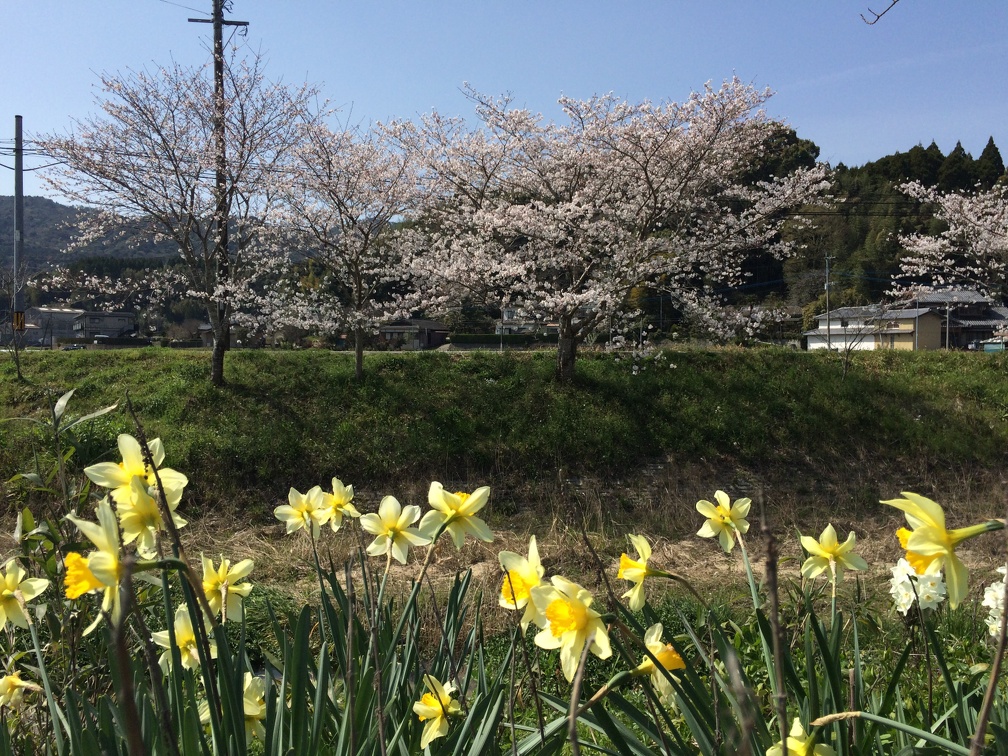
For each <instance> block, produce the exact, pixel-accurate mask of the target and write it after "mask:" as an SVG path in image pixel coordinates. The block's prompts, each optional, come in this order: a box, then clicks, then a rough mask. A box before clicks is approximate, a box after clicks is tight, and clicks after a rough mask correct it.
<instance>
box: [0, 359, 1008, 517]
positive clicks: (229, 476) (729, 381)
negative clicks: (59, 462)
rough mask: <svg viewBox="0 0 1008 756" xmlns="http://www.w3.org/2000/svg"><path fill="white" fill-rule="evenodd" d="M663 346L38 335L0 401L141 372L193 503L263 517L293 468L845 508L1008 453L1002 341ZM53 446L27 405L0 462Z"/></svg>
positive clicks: (102, 426) (122, 390)
mask: <svg viewBox="0 0 1008 756" xmlns="http://www.w3.org/2000/svg"><path fill="white" fill-rule="evenodd" d="M668 361H669V362H670V363H674V367H671V366H669V367H664V368H658V367H654V366H651V367H649V368H648V369H647V370H644V371H643V372H641V374H640V375H633V374H632V372H631V370H630V369H629V368H628V366H627V365H626V363H625V362H615V361H614V360H613V359H612V358H611V357H609V356H604V355H590V354H589V355H586V356H585V357H584V359H582V360H581V361H579V364H578V377H577V380H576V381H575V383H574V384H573V385H572V386H560V385H558V384H556V383H555V382H554V381H553V378H552V377H553V360H552V355H550V354H548V353H533V354H507V353H505V354H503V355H498V354H495V353H476V354H465V355H452V354H444V353H423V354H388V355H374V356H369V357H368V358H367V360H366V365H365V372H366V376H365V379H364V380H363V382H361V383H359V384H358V383H356V382H355V381H354V380H353V364H352V357H351V356H349V355H346V354H339V353H332V352H326V351H321V350H308V351H298V352H293V351H287V352H284V351H280V352H278V351H265V350H263V351H237V352H234V353H232V354H231V355H229V357H228V362H227V379H228V381H229V383H228V385H227V386H226V387H225V388H223V389H214V388H213V387H211V386H210V385H209V382H208V380H207V373H208V368H209V359H208V356H207V354H206V353H204V352H177V351H172V350H167V349H160V348H153V347H152V348H148V349H143V350H139V349H138V350H122V351H84V352H66V353H61V352H34V353H28V354H27V355H25V373H26V375H27V376H28V378H29V382H27V383H20V384H19V383H17V382H16V380H15V376H14V370H13V366H12V365H11V363H10V361H9V360H5V361H4V362H3V363H0V407H3V410H2V412H3V414H4V415H6V416H7V417H16V416H34V417H38V418H44V417H45V414H46V411H47V410H46V407H47V402H48V400H49V397H56V396H59V395H60V394H61V393H62V392H65V391H67V390H69V389H71V388H72V389H75V390H76V394H75V395H74V397H73V400H72V402H71V404H70V414H78V415H79V414H83V413H85V412H91V411H94V410H96V409H98V408H100V407H102V406H105V405H107V404H111V403H114V402H123V400H124V398H125V396H126V395H127V393H128V394H129V396H130V397H131V398H132V401H133V404H134V406H135V408H136V411H137V413H138V415H139V417H140V419H141V421H142V422H143V423H144V424H145V425H146V428H147V432H148V434H149V435H150V436H152V437H153V436H160V437H161V438H162V439H163V440H164V443H165V447H166V450H167V460H166V464H168V465H169V466H171V467H174V468H176V469H179V470H182V471H184V472H186V473H187V474H188V475H189V476H190V478H191V480H192V485H191V487H190V492H191V497H190V499H189V504H188V507H189V509H190V510H193V509H199V508H206V509H218V508H221V507H223V508H225V510H226V511H229V512H234V511H238V512H242V513H245V514H247V515H248V516H251V517H254V518H263V519H267V518H268V517H269V513H270V512H271V510H272V507H273V506H274V505H275V504H276V503H279V501H280V500H282V499H285V498H286V492H287V490H288V488H289V487H290V486H295V487H297V488H299V489H300V490H305V489H306V488H308V487H310V486H311V485H314V484H316V483H318V484H327V483H328V481H329V480H330V479H331V478H332V477H333V476H338V477H340V478H341V479H342V480H343V481H344V482H347V483H353V484H354V486H355V488H356V489H357V490H358V491H362V490H363V491H370V492H372V493H376V494H380V493H388V492H392V491H401V490H403V489H404V488H410V487H412V489H413V490H420V489H422V488H423V487H425V486H426V485H427V483H428V482H429V481H430V480H432V479H437V480H441V481H443V482H444V483H445V485H446V486H451V487H463V486H469V485H475V484H478V483H483V482H487V483H491V484H493V485H495V486H496V487H497V488H496V491H497V493H495V507H496V508H497V509H498V512H510V511H513V512H518V511H519V510H521V509H523V508H526V507H529V506H539V505H540V504H542V503H544V502H548V501H551V500H552V501H554V503H556V502H567V503H570V502H573V503H574V504H576V505H578V506H582V507H588V506H593V507H595V506H597V507H600V508H611V509H612V511H614V512H616V511H623V512H624V513H626V512H630V513H632V511H633V509H634V507H636V506H638V505H641V504H649V503H650V504H653V503H655V502H658V503H660V502H661V501H667V500H668V499H669V498H677V499H685V500H688V499H689V498H690V497H691V496H692V494H693V493H695V492H699V493H700V494H703V493H704V492H706V493H707V494H708V495H709V494H710V493H712V492H713V490H714V489H715V488H725V489H728V490H734V491H739V490H740V489H742V490H747V491H753V490H757V489H758V496H759V497H765V498H766V500H767V501H768V502H771V503H772V502H777V503H780V504H782V505H785V506H791V504H794V505H795V506H798V507H804V508H820V507H830V508H834V509H835V508H837V507H854V508H861V507H864V506H868V507H872V506H874V503H875V502H877V500H878V499H879V498H880V497H882V498H888V497H891V496H892V495H893V494H894V493H896V492H897V491H899V490H904V489H906V488H909V489H910V490H915V491H919V492H921V493H928V492H938V493H941V494H943V495H944V494H948V493H954V495H955V496H956V497H958V498H961V499H968V498H970V497H973V498H980V499H982V498H983V497H985V496H986V495H987V494H988V493H990V491H992V490H993V488H992V487H993V486H994V485H995V484H996V482H997V481H998V480H999V479H1000V477H999V476H1000V475H1001V473H1002V471H1003V470H1004V469H1005V467H1006V462H1008V443H1006V442H1008V422H1006V418H1008V381H1006V380H1005V374H1006V370H1008V357H1006V356H1004V355H985V354H976V353H916V354H913V353H895V352H880V353H864V354H858V355H856V356H855V360H854V364H853V366H852V369H851V372H850V373H849V374H848V376H847V377H846V378H843V376H842V371H841V368H840V366H839V365H838V364H837V361H836V358H835V357H832V358H830V357H829V356H826V355H823V354H816V353H803V352H793V351H784V350H741V349H726V350H717V351H679V352H671V353H669V354H668ZM130 430H131V423H130V421H129V419H128V416H127V415H126V413H125V412H123V411H119V412H116V413H113V414H111V415H108V416H105V417H102V418H100V419H98V420H96V421H93V422H91V423H89V424H88V425H87V426H82V430H81V433H80V434H79V449H78V454H77V455H76V463H77V464H79V465H80V464H87V463H91V462H94V461H97V460H99V459H113V458H116V452H115V438H116V435H117V434H118V433H120V432H130ZM46 448H47V446H46V439H45V437H44V435H43V434H42V433H41V432H40V431H37V430H32V427H30V426H28V425H27V424H23V423H21V424H18V423H4V424H0V471H2V473H3V474H2V476H0V477H2V478H3V479H7V478H9V477H10V476H11V475H12V474H13V473H14V472H16V471H21V470H25V469H30V467H31V465H32V464H33V462H32V460H33V455H34V454H37V455H41V456H40V457H39V458H40V459H42V460H44V459H45V454H46ZM754 498H757V495H754ZM695 500H696V499H695V498H694V499H693V501H695ZM999 506H1000V505H999ZM652 511H653V508H652Z"/></svg>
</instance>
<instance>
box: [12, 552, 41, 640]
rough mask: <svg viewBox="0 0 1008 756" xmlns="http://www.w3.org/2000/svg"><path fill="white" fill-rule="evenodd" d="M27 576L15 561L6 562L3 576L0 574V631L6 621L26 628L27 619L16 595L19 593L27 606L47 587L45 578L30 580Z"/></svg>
mask: <svg viewBox="0 0 1008 756" xmlns="http://www.w3.org/2000/svg"><path fill="white" fill-rule="evenodd" d="M27 575H28V573H27V572H25V571H24V569H22V567H21V565H20V564H18V563H17V560H15V559H11V560H10V561H9V562H7V564H6V566H5V567H4V572H3V574H0V630H3V629H4V628H5V627H6V626H7V620H10V621H11V622H12V623H13V624H15V625H17V626H18V627H24V628H27V627H28V619H27V617H25V615H24V612H23V611H22V610H21V603H20V602H19V601H18V598H17V594H18V593H19V592H20V594H21V599H22V600H23V601H24V602H25V603H26V604H27V603H28V602H29V601H31V600H32V599H34V598H36V597H37V596H38V595H39V594H41V593H42V591H44V590H45V589H46V588H48V587H49V581H48V580H46V579H45V578H30V577H27Z"/></svg>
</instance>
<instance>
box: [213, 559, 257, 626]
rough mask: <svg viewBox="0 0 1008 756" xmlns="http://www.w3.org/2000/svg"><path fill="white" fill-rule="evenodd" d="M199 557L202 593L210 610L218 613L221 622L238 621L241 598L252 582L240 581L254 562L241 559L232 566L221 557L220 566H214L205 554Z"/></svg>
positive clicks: (247, 593) (249, 588)
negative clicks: (201, 562) (201, 573)
mask: <svg viewBox="0 0 1008 756" xmlns="http://www.w3.org/2000/svg"><path fill="white" fill-rule="evenodd" d="M200 558H201V559H202V560H203V593H205V594H206V600H207V603H208V604H210V611H212V612H213V613H214V614H220V615H221V621H222V622H226V621H227V620H229V619H230V620H235V621H240V620H241V606H242V600H243V599H244V598H245V597H246V596H248V595H249V591H251V590H252V583H242V582H241V581H242V580H244V579H245V578H246V577H248V575H249V573H250V572H252V567H253V566H254V563H253V562H252V560H251V559H243V560H242V561H240V562H238V564H236V565H235V566H234V567H232V566H231V560H229V559H225V558H224V557H221V562H220V567H214V564H213V562H212V561H210V560H209V559H207V558H206V557H205V556H202V555H201V556H200Z"/></svg>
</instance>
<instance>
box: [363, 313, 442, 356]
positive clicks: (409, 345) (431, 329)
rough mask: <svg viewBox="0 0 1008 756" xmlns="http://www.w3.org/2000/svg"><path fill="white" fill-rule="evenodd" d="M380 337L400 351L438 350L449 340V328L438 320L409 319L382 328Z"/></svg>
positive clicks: (379, 330) (379, 333)
mask: <svg viewBox="0 0 1008 756" xmlns="http://www.w3.org/2000/svg"><path fill="white" fill-rule="evenodd" d="M378 337H379V338H380V339H382V340H384V341H385V342H386V343H388V344H389V345H390V346H393V347H398V348H400V349H407V350H419V349H436V348H437V347H439V346H441V345H442V344H444V343H445V342H446V341H447V340H448V326H446V325H445V324H444V323H440V322H438V321H436V320H424V319H423V318H409V319H408V320H397V321H395V322H394V323H388V324H386V325H383V326H381V327H380V328H379V329H378Z"/></svg>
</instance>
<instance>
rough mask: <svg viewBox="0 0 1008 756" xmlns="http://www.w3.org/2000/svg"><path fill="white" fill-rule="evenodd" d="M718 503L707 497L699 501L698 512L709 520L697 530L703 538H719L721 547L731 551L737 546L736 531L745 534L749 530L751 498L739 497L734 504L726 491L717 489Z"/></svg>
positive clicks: (715, 494) (715, 495) (715, 496)
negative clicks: (747, 518) (748, 517)
mask: <svg viewBox="0 0 1008 756" xmlns="http://www.w3.org/2000/svg"><path fill="white" fill-rule="evenodd" d="M714 498H715V499H716V500H717V504H713V503H711V502H709V501H707V500H706V499H701V500H700V501H698V502H697V505H696V508H697V512H699V513H700V514H702V515H703V516H704V517H706V518H707V522H705V523H704V524H703V527H701V528H700V530H698V531H697V535H698V536H700V537H701V538H715V537H716V538H717V539H718V541H719V542H720V543H721V548H722V549H724V550H725V552H726V553H727V552H730V551H731V550H732V549H733V548H735V535H734V534H735V533H739V534H741V535H745V534H746V533H747V532H748V531H749V522H748V520H746V519H745V518H746V516H747V515H748V514H749V507H750V506H751V505H752V500H751V499H738V500H737V501H736V502H735V503H734V504H732V503H731V499H730V498H728V494H726V493H725V492H724V491H715V492H714Z"/></svg>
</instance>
